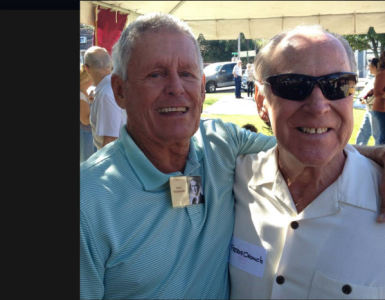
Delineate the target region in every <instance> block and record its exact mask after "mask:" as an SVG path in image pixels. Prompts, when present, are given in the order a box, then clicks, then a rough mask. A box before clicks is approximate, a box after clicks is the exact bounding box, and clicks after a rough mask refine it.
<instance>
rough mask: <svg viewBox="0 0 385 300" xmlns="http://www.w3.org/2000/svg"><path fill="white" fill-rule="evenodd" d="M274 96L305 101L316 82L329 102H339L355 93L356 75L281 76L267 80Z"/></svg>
mask: <svg viewBox="0 0 385 300" xmlns="http://www.w3.org/2000/svg"><path fill="white" fill-rule="evenodd" d="M266 81H267V82H268V83H269V84H270V86H271V90H272V92H273V93H274V95H276V96H278V97H281V98H285V99H288V100H293V101H303V100H305V99H306V98H307V97H308V96H309V95H310V94H311V93H312V91H313V88H314V85H315V84H316V82H317V83H318V84H319V86H320V88H321V90H322V93H323V95H324V96H325V97H326V98H327V99H328V100H338V99H342V98H345V97H347V96H350V95H352V94H353V93H354V87H355V85H356V75H354V74H346V73H336V74H330V75H326V76H322V77H318V78H317V77H312V76H307V75H302V74H281V75H276V76H271V77H269V78H267V79H266Z"/></svg>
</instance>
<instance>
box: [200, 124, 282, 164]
mask: <svg viewBox="0 0 385 300" xmlns="http://www.w3.org/2000/svg"><path fill="white" fill-rule="evenodd" d="M206 126H207V128H206V134H207V135H209V136H215V137H212V139H213V143H214V144H216V149H215V151H216V152H217V153H221V155H222V156H223V157H225V156H231V157H232V158H233V159H235V158H236V157H237V156H238V155H241V154H249V153H257V152H260V151H266V150H268V149H270V148H272V147H273V146H274V145H275V144H276V140H275V137H274V136H267V135H264V134H262V133H259V132H252V131H250V130H246V129H245V128H241V127H239V126H238V125H236V124H233V123H230V122H223V121H222V120H221V119H212V120H211V122H209V123H208V124H207V125H206ZM214 139H215V141H214ZM225 149H227V150H225Z"/></svg>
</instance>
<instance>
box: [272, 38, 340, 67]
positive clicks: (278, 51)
mask: <svg viewBox="0 0 385 300" xmlns="http://www.w3.org/2000/svg"><path fill="white" fill-rule="evenodd" d="M321 48H322V49H324V50H325V51H318V50H319V49H321ZM336 53H338V56H340V57H341V58H343V59H345V58H346V59H347V57H346V54H345V49H344V47H343V46H342V44H341V42H340V41H339V40H338V39H337V38H335V37H334V36H332V35H330V34H326V33H323V32H314V33H300V32H296V33H292V34H289V35H287V36H286V37H285V38H283V39H282V40H281V41H280V42H279V44H278V45H277V46H276V48H275V49H274V51H273V53H271V56H270V62H271V64H272V66H274V69H275V68H277V67H278V68H279V66H283V65H287V64H290V65H294V64H296V63H303V62H305V61H308V60H311V61H312V62H314V60H319V59H321V56H322V55H324V56H330V55H332V54H336Z"/></svg>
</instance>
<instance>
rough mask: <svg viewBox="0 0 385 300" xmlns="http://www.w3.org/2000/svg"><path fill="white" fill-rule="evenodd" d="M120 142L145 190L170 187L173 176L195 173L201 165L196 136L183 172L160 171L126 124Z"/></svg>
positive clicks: (191, 143)
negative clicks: (137, 143)
mask: <svg viewBox="0 0 385 300" xmlns="http://www.w3.org/2000/svg"><path fill="white" fill-rule="evenodd" d="M119 143H120V148H121V150H122V151H123V152H124V155H125V156H126V157H127V159H128V161H129V164H130V165H131V167H132V169H133V171H134V173H135V174H136V177H137V178H138V180H139V181H140V182H141V183H142V185H143V188H144V190H145V191H156V190H162V189H165V188H168V186H169V178H170V177H171V176H188V175H190V174H193V173H194V172H195V171H196V170H197V169H198V168H199V167H200V163H199V156H200V155H199V153H197V151H196V149H195V143H196V141H195V139H194V138H192V139H191V141H190V149H189V154H188V158H187V162H186V167H185V171H184V172H183V173H182V172H179V171H178V172H173V173H168V174H166V173H163V172H161V171H159V170H158V169H157V168H156V167H155V166H154V165H153V164H152V163H151V162H150V161H149V160H148V158H147V157H146V156H145V155H144V153H143V152H142V150H140V149H139V147H138V146H137V145H136V144H135V142H134V141H133V139H132V138H131V136H130V135H129V134H128V132H127V128H126V126H123V127H122V128H121V130H120V137H119ZM195 175H197V174H195Z"/></svg>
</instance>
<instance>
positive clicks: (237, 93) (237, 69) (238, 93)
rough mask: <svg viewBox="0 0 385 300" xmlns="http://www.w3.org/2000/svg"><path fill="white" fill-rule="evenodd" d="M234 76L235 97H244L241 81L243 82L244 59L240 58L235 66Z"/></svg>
mask: <svg viewBox="0 0 385 300" xmlns="http://www.w3.org/2000/svg"><path fill="white" fill-rule="evenodd" d="M233 76H234V82H235V98H237V99H242V98H243V97H242V96H241V83H242V61H241V60H238V61H237V64H236V65H235V66H234V68H233Z"/></svg>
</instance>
